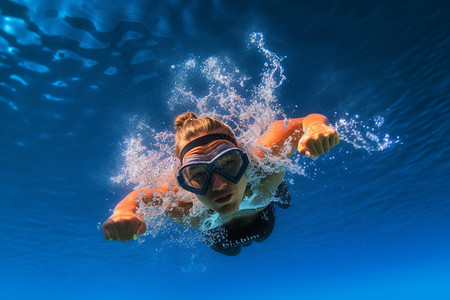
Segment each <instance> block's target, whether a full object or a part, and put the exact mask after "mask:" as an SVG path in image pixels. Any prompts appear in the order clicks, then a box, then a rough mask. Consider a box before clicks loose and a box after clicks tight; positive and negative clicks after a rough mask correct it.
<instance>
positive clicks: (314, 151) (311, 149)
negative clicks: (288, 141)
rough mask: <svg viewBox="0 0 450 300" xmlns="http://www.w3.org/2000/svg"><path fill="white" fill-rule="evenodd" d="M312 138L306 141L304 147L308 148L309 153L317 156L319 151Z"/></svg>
mask: <svg viewBox="0 0 450 300" xmlns="http://www.w3.org/2000/svg"><path fill="white" fill-rule="evenodd" d="M314 144H315V143H314V140H309V141H307V142H306V147H307V148H308V150H309V152H310V153H311V155H313V156H318V155H319V151H317V148H316V146H315V145H314Z"/></svg>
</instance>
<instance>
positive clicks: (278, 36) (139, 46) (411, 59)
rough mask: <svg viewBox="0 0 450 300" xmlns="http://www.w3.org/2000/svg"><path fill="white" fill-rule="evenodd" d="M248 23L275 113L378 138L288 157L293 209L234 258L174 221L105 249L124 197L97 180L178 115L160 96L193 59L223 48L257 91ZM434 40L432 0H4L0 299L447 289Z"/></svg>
mask: <svg viewBox="0 0 450 300" xmlns="http://www.w3.org/2000/svg"><path fill="white" fill-rule="evenodd" d="M252 32H260V33H262V34H263V35H264V39H265V43H266V46H267V47H268V48H269V49H270V50H271V51H273V52H274V53H276V54H277V55H278V56H279V57H283V60H282V64H283V68H284V75H285V76H286V80H285V81H284V83H283V84H282V86H281V87H279V88H277V89H276V91H275V93H276V96H277V99H278V102H279V104H280V106H281V108H282V109H283V111H284V112H285V113H286V115H287V116H288V117H291V118H293V117H301V116H305V115H307V114H309V113H314V112H316V113H322V114H324V115H327V116H328V117H329V119H330V121H331V122H332V123H333V124H338V123H339V121H340V120H346V121H348V122H350V121H352V120H353V121H355V122H357V123H356V124H354V125H353V127H352V128H353V129H355V130H356V132H359V133H361V134H362V136H363V140H364V141H367V142H371V141H372V140H371V139H370V138H369V137H368V136H370V135H367V134H366V133H367V132H370V133H372V134H374V135H375V136H376V137H378V138H380V139H381V140H382V139H383V138H384V137H386V134H388V135H389V137H388V138H387V139H388V140H389V141H391V142H392V143H391V144H388V145H386V147H378V146H377V145H376V143H372V144H371V145H372V146H370V147H369V148H365V147H361V148H358V147H357V146H355V145H354V144H353V143H350V142H349V141H350V140H351V138H352V137H354V135H355V133H354V132H353V133H351V134H350V135H349V136H350V137H349V138H348V139H347V141H343V142H341V144H340V145H339V147H338V148H336V149H333V150H332V151H331V152H330V153H329V154H327V155H325V156H324V157H321V158H319V159H318V160H316V161H314V162H311V161H310V160H305V159H301V160H300V162H299V164H301V165H303V166H304V167H305V173H306V174H305V176H302V175H297V174H290V175H288V177H289V179H291V180H292V181H293V183H292V184H291V185H290V189H291V193H292V195H293V203H292V206H291V208H289V209H288V210H280V209H279V210H277V215H276V216H277V221H276V226H275V229H274V232H273V234H272V235H271V237H270V238H269V239H268V240H266V241H264V242H263V243H254V244H253V245H252V246H250V247H248V248H244V249H243V251H242V253H241V254H240V255H239V256H237V257H226V256H222V255H220V254H218V253H216V252H214V251H212V250H211V249H209V248H208V247H206V246H205V245H203V244H202V243H201V242H198V241H196V240H195V236H196V235H195V233H194V232H192V231H189V230H188V231H184V229H182V228H180V227H178V226H177V225H173V224H170V223H169V224H168V225H167V226H168V228H169V229H168V230H166V231H164V232H163V233H162V234H159V235H157V236H156V237H155V238H151V237H150V236H149V237H146V239H145V241H144V242H141V243H137V242H128V243H122V242H119V243H112V242H107V241H105V240H104V238H103V235H102V232H101V230H99V224H101V223H102V222H103V221H104V220H105V219H106V218H107V217H108V216H109V214H110V209H112V208H113V207H114V205H115V204H116V203H117V202H118V201H119V200H120V199H121V198H122V197H123V196H124V195H126V194H127V193H128V192H129V191H130V190H132V186H127V185H126V184H123V183H122V184H116V183H114V182H112V181H111V180H110V178H111V177H114V176H116V175H117V174H118V172H120V169H121V167H122V165H123V157H122V154H121V153H122V151H123V150H124V145H123V141H124V140H125V139H126V138H128V137H130V136H132V135H134V134H135V133H136V131H141V132H143V131H145V130H144V129H142V128H143V127H142V126H141V127H139V126H138V125H139V124H140V123H144V124H147V125H148V126H150V127H151V128H154V129H155V130H157V131H161V130H166V129H170V128H171V126H172V125H171V124H172V122H173V119H174V117H175V116H176V115H177V114H178V113H180V112H182V110H183V109H188V108H189V106H188V105H187V104H186V106H184V107H183V105H181V108H179V109H178V110H177V111H175V110H171V109H170V108H169V105H168V102H169V98H170V95H171V92H172V90H173V89H174V84H173V82H174V74H175V73H176V71H177V70H178V69H179V68H180V66H182V64H183V63H184V62H185V61H186V60H188V59H190V58H193V57H194V58H196V59H198V60H199V61H204V60H205V59H207V58H208V57H212V56H215V57H220V58H222V59H225V58H228V59H229V60H231V61H233V62H234V64H235V65H236V66H237V67H238V68H239V70H240V72H241V73H243V74H247V76H248V77H249V78H251V79H250V81H249V82H250V84H252V83H253V84H257V83H258V82H259V81H260V74H261V73H262V70H263V69H264V62H265V59H264V57H263V55H262V54H261V53H259V52H258V51H257V49H255V47H251V46H249V44H248V40H249V35H250V34H251V33H252ZM449 32H450V5H449V4H448V2H447V1H408V2H406V1H403V2H393V3H391V2H387V1H386V2H383V1H373V2H371V3H363V2H362V1H359V2H356V1H315V2H314V4H311V1H244V0H241V1H175V0H173V1H140V0H137V1H131V2H129V3H127V1H100V0H94V1H92V0H90V1H65V0H61V1H57V2H56V1H43V0H34V1H31V0H14V1H9V0H2V1H1V3H0V70H1V72H0V116H1V117H0V128H1V129H0V134H1V139H0V162H1V168H0V186H1V191H2V192H1V196H0V197H1V202H0V203H1V206H2V207H1V209H0V220H1V221H0V231H1V232H2V238H1V243H0V245H1V247H0V257H1V258H2V259H1V260H0V295H1V298H2V299H31V298H34V299H80V298H86V299H125V297H136V299H138V298H143V299H148V298H152V299H180V298H182V299H199V298H200V299H203V298H213V299H229V298H234V299H244V298H247V299H450V255H449V253H450V202H449V200H450V198H449V194H450V185H449V183H448V182H449V178H450V176H449V175H450V173H449V170H450V160H449V159H448V155H447V154H448V153H449V151H450V142H449V136H450V124H449V121H448V120H449V117H450V88H449V82H450V73H449V70H450V57H449V55H448V53H450V35H449ZM174 72H175V73H174ZM191 84H192V86H193V88H194V89H197V90H201V88H202V87H201V83H200V82H197V81H196V80H192V82H191ZM380 120H383V123H382V124H381V122H380ZM377 122H378V125H377ZM138 127H139V128H140V129H139V130H138V129H137V128H138ZM144 128H145V127H144ZM381 144H382V143H381ZM359 146H360V145H359Z"/></svg>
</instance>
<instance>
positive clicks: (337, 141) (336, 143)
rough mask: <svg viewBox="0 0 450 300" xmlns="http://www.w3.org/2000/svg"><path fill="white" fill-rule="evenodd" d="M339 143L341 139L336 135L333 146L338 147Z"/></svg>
mask: <svg viewBox="0 0 450 300" xmlns="http://www.w3.org/2000/svg"><path fill="white" fill-rule="evenodd" d="M340 141H341V137H340V136H339V134H338V135H336V138H335V146H337V145H339V142H340Z"/></svg>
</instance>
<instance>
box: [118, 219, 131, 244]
mask: <svg viewBox="0 0 450 300" xmlns="http://www.w3.org/2000/svg"><path fill="white" fill-rule="evenodd" d="M131 238H132V233H131V228H130V223H129V222H125V224H123V230H122V235H121V236H120V240H121V241H122V242H126V241H129V240H131Z"/></svg>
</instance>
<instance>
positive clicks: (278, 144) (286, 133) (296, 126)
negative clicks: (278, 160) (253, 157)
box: [258, 118, 304, 157]
mask: <svg viewBox="0 0 450 300" xmlns="http://www.w3.org/2000/svg"><path fill="white" fill-rule="evenodd" d="M303 119H304V118H298V119H289V120H280V121H275V122H273V123H272V124H271V125H270V126H269V129H268V130H267V131H266V133H265V134H264V135H263V136H261V137H260V138H259V139H258V143H259V144H260V145H262V146H263V147H265V148H270V149H272V154H274V155H280V154H281V153H282V152H283V150H284V149H285V147H286V144H285V143H286V141H287V140H288V139H289V138H291V143H290V144H291V147H292V149H293V151H292V154H293V153H294V152H295V149H296V148H297V144H298V141H299V140H300V139H301V137H302V136H303ZM292 154H291V155H292ZM258 155H259V156H260V157H264V154H263V152H262V151H260V152H259V153H258ZM289 156H290V155H289Z"/></svg>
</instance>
